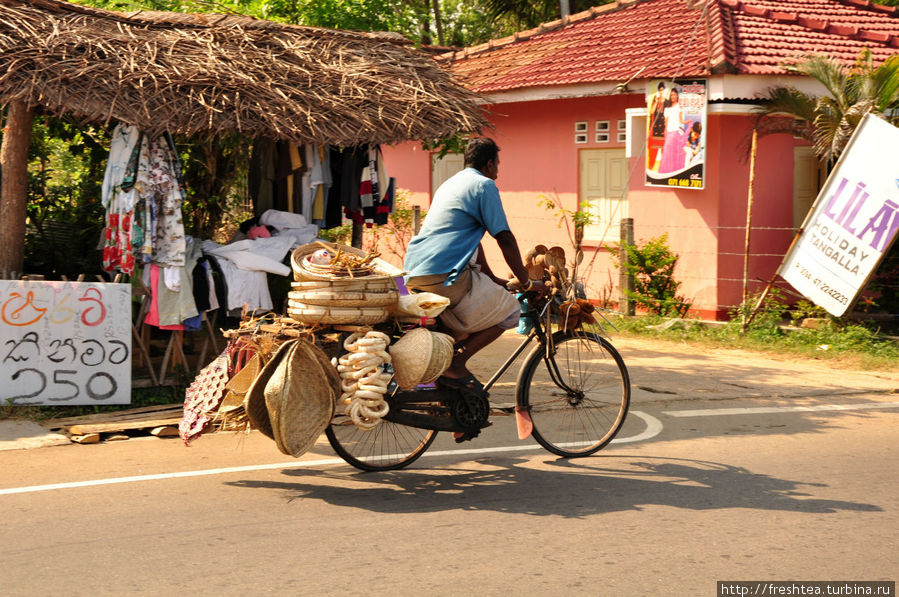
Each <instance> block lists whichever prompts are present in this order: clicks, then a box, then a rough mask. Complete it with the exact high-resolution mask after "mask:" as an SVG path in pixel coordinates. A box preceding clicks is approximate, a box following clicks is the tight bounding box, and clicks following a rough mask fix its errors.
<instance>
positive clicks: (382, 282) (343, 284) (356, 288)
mask: <svg viewBox="0 0 899 597" xmlns="http://www.w3.org/2000/svg"><path fill="white" fill-rule="evenodd" d="M290 285H291V287H292V288H293V289H294V290H295V291H297V292H307V291H311V290H333V291H334V292H390V293H396V292H397V290H396V283H395V282H394V280H393V278H392V277H390V276H365V277H362V278H332V279H330V280H314V281H313V280H306V281H303V282H291V283H290Z"/></svg>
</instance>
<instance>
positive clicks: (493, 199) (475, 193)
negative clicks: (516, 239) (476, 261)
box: [403, 168, 509, 286]
mask: <svg viewBox="0 0 899 597" xmlns="http://www.w3.org/2000/svg"><path fill="white" fill-rule="evenodd" d="M503 230H509V224H508V222H507V221H506V212H504V211H503V203H502V201H501V200H500V198H499V189H497V188H496V183H495V182H493V180H491V179H489V178H487V177H486V176H484V175H483V174H481V173H480V172H479V171H478V170H476V169H475V168H466V169H464V170H462V171H461V172H459V173H457V174H455V175H454V176H452V177H451V178H450V179H449V180H447V181H446V182H445V183H443V184H442V185H440V188H439V189H437V192H436V193H434V201H433V202H432V203H431V207H430V209H429V210H428V214H427V216H426V217H425V222H424V225H423V226H422V228H421V231H420V232H419V233H418V235H417V236H415V237H414V238H413V239H412V240H411V241H410V242H409V247H408V249H407V250H406V259H405V262H404V263H403V268H404V269H405V270H406V274H407V276H406V279H407V280H408V279H409V278H410V277H413V276H428V275H434V274H448V275H447V278H446V282H444V285H445V286H449V285H450V284H452V283H453V282H455V281H456V278H457V277H458V275H459V273H460V272H462V270H463V269H464V268H465V266H466V265H467V264H468V262H469V260H470V259H471V257H472V256H473V255H474V254H475V252H476V251H477V249H478V245H479V244H480V242H481V239H482V238H483V237H484V232H489V233H490V236H494V237H495V236H496V235H497V234H499V233H500V232H502V231H503Z"/></svg>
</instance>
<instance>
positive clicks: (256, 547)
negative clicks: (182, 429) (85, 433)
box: [0, 341, 899, 595]
mask: <svg viewBox="0 0 899 597" xmlns="http://www.w3.org/2000/svg"><path fill="white" fill-rule="evenodd" d="M616 343H617V344H620V345H621V348H622V352H623V353H624V354H625V357H626V359H627V361H628V363H629V365H630V368H631V371H632V374H633V380H634V386H635V387H637V388H641V387H642V388H643V389H637V390H635V400H634V404H633V406H632V409H633V412H632V416H630V417H629V419H628V422H627V424H626V425H625V428H624V429H623V430H622V432H621V434H620V437H619V439H620V440H621V441H616V442H615V443H614V444H612V445H611V446H610V447H608V448H607V449H606V450H604V451H603V452H601V453H600V455H599V456H596V457H593V458H588V459H580V460H569V461H566V460H559V459H557V458H555V457H554V456H552V455H550V454H548V453H546V452H543V451H542V450H540V449H539V448H537V447H536V444H534V443H533V442H532V441H524V442H519V441H518V440H517V438H516V435H515V429H514V425H513V424H512V421H511V419H499V420H497V422H496V424H495V425H494V427H491V428H490V429H488V430H487V431H486V432H485V435H484V436H483V437H482V438H478V439H477V440H476V441H475V442H471V443H467V444H464V445H463V446H461V450H459V449H457V447H456V446H455V444H453V443H452V442H451V441H447V438H442V439H443V441H439V443H435V445H434V446H433V447H432V449H431V450H430V451H429V452H428V454H426V455H425V457H424V458H422V459H421V460H420V461H419V462H418V463H416V465H415V466H414V467H413V468H411V469H407V470H405V471H398V472H393V473H380V474H364V473H358V472H356V471H355V470H353V469H351V468H349V467H348V466H346V465H345V464H343V463H342V462H340V461H339V460H337V459H336V458H335V457H334V455H333V453H332V452H331V451H330V448H329V447H328V446H327V445H326V444H321V445H318V446H316V448H315V449H314V450H313V452H310V453H309V454H307V455H305V456H304V457H303V458H302V459H300V460H294V459H289V458H285V457H282V456H280V454H278V452H277V451H276V450H275V448H274V445H273V444H272V442H271V441H269V440H267V439H266V438H264V437H262V436H260V435H259V434H258V433H253V434H250V435H249V436H234V435H227V434H218V435H214V436H208V437H204V438H201V439H200V440H199V441H197V442H196V443H195V444H193V445H192V447H190V448H185V447H184V446H183V445H181V444H180V442H178V441H177V440H158V439H156V438H149V439H147V440H130V441H128V442H118V443H107V444H100V445H95V446H74V445H73V446H61V447H50V448H41V449H35V450H15V451H5V452H0V515H2V520H3V525H2V526H3V531H2V533H0V563H2V564H0V586H2V587H3V590H2V592H3V594H4V595H45V594H47V593H49V592H58V593H61V594H65V595H107V594H119V595H121V594H128V595H130V594H163V593H165V594H168V593H172V592H175V591H181V592H190V593H194V594H202V595H213V594H214V595H245V594H248V593H251V594H263V595H282V594H288V593H290V594H316V595H356V594H358V595H362V594H365V595H387V594H398V595H418V594H422V593H425V592H427V593H430V594H436V595H460V594H481V595H507V594H510V593H515V594H520V595H667V594H670V595H714V594H715V581H717V580H747V579H768V580H790V579H805V580H834V579H837V580H845V579H858V580H896V577H897V571H899V556H897V553H899V550H897V547H899V545H897V543H899V541H897V539H899V536H897V529H899V519H897V518H899V516H897V514H899V491H897V486H896V481H895V470H896V469H897V466H899V450H897V448H896V445H897V442H896V439H897V433H896V429H897V423H899V417H897V415H899V394H896V393H891V391H892V390H894V389H895V388H896V387H899V384H897V383H896V381H897V376H896V374H895V373H892V372H887V373H878V374H870V373H864V372H855V371H835V370H834V369H833V367H832V366H830V365H828V364H823V365H822V364H817V363H791V362H789V361H779V360H772V359H764V358H759V357H752V358H751V359H750V358H748V357H747V355H745V354H743V353H734V352H731V351H710V352H706V353H703V354H695V353H692V352H690V351H688V352H687V353H686V354H683V353H682V351H681V350H680V349H678V348H677V347H676V346H672V345H664V344H657V343H647V342H644V341H639V342H638V341H625V342H616ZM678 353H681V354H678ZM487 365H489V363H484V366H487ZM704 390H705V391H704ZM498 391H500V392H501V391H502V389H501V388H500V389H499V390H498ZM668 392H674V393H668ZM628 440H630V441H628ZM59 484H62V485H59Z"/></svg>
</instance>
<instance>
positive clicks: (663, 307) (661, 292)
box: [612, 234, 692, 317]
mask: <svg viewBox="0 0 899 597" xmlns="http://www.w3.org/2000/svg"><path fill="white" fill-rule="evenodd" d="M621 246H623V247H624V250H625V253H626V256H627V262H626V263H620V250H613V251H612V257H613V258H614V259H615V262H616V263H615V267H617V268H619V269H620V268H622V267H623V268H624V271H625V272H626V273H627V274H629V275H631V276H632V277H633V279H634V290H633V291H629V290H626V291H625V294H627V296H628V298H631V299H633V301H634V302H635V303H636V304H638V305H640V306H641V307H643V308H644V309H646V310H647V311H648V312H649V313H652V314H655V315H662V316H675V317H683V316H684V315H686V314H687V312H688V311H689V310H690V307H691V305H692V303H691V302H688V301H687V300H686V299H685V298H684V297H683V296H679V295H678V294H677V291H678V289H679V288H680V285H681V283H680V282H678V281H676V280H675V279H674V269H675V267H676V266H677V261H678V259H680V256H679V255H677V254H676V253H673V252H672V251H671V249H670V248H669V247H668V235H667V234H663V235H661V236H658V237H655V238H651V239H649V240H647V241H642V242H641V243H640V244H634V245H631V244H627V243H624V244H623V245H621ZM616 249H617V248H616Z"/></svg>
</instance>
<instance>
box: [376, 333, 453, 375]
mask: <svg viewBox="0 0 899 597" xmlns="http://www.w3.org/2000/svg"><path fill="white" fill-rule="evenodd" d="M390 356H391V358H392V359H393V372H394V376H395V378H396V383H397V385H398V386H399V387H401V388H402V389H404V390H411V389H413V388H414V387H415V386H417V385H418V384H423V383H430V382H432V381H434V380H435V379H437V378H438V377H440V374H441V373H443V372H444V371H446V370H447V369H448V368H449V366H450V363H451V362H452V360H453V338H452V336H448V335H446V334H441V333H438V332H432V331H430V330H428V329H425V328H421V327H419V328H414V329H412V330H410V331H408V332H406V334H405V335H404V336H403V337H402V338H400V339H399V340H397V341H396V342H395V343H394V344H393V345H391V346H390Z"/></svg>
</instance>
